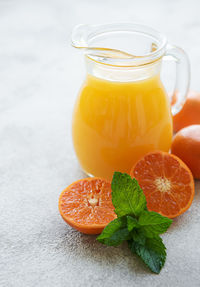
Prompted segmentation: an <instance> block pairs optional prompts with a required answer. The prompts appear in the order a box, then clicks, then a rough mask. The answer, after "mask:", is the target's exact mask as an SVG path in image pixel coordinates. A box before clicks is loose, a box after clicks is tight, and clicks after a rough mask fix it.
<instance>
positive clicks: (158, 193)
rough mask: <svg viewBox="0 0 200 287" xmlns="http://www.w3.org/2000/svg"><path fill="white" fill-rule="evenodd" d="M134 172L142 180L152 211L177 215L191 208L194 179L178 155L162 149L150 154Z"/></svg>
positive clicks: (132, 172) (148, 204) (141, 185)
mask: <svg viewBox="0 0 200 287" xmlns="http://www.w3.org/2000/svg"><path fill="white" fill-rule="evenodd" d="M130 174H131V176H132V177H135V178H136V179H137V180H138V183H139V185H140V187H141V188H142V190H143V192H144V194H145V196H146V200H147V208H148V209H149V210H151V211H156V212H158V213H160V214H162V215H164V216H167V217H170V218H174V217H176V216H178V215H180V214H182V213H183V212H185V211H186V210H187V209H188V208H189V207H190V205H191V203H192V200H193V197H194V180H193V176H192V174H191V171H190V170H189V168H188V167H187V166H186V165H185V164H184V163H183V162H182V160H180V159H179V158H178V157H176V156H174V155H171V154H168V153H166V152H161V151H156V152H152V153H149V154H147V155H145V156H144V157H143V158H142V159H140V160H139V161H138V162H137V163H136V164H135V165H134V166H133V168H132V169H131V172H130Z"/></svg>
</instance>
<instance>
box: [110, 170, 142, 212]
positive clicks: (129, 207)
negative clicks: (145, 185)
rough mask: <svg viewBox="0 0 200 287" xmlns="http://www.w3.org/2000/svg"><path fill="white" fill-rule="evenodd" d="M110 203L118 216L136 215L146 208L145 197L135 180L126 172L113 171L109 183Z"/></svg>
mask: <svg viewBox="0 0 200 287" xmlns="http://www.w3.org/2000/svg"><path fill="white" fill-rule="evenodd" d="M111 188H112V203H113V205H114V207H115V213H116V214H117V216H118V217H121V216H124V215H135V216H138V215H140V213H141V212H142V211H143V210H144V209H145V208H146V198H145V195H144V193H143V191H142V189H141V188H140V186H139V184H138V182H137V180H136V179H135V178H133V179H132V178H131V177H130V175H128V174H126V173H120V172H115V173H114V176H113V180H112V183H111Z"/></svg>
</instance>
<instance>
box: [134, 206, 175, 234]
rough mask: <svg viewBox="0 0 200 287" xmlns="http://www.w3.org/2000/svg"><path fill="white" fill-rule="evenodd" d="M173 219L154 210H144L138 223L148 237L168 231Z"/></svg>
mask: <svg viewBox="0 0 200 287" xmlns="http://www.w3.org/2000/svg"><path fill="white" fill-rule="evenodd" d="M171 223H172V220H171V219H169V218H168V217H164V216H162V215H161V214H159V213H157V212H154V211H143V212H142V213H141V215H140V217H139V220H138V224H139V225H140V227H141V230H142V231H143V232H144V234H145V236H146V237H149V238H153V237H155V236H157V235H159V234H161V233H164V232H166V231H167V229H168V228H169V226H170V225H171Z"/></svg>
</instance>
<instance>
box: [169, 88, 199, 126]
mask: <svg viewBox="0 0 200 287" xmlns="http://www.w3.org/2000/svg"><path fill="white" fill-rule="evenodd" d="M175 101H176V95H174V99H173V103H174V102H175ZM195 124H200V93H197V92H193V91H190V92H189V93H188V97H187V99H186V102H185V104H184V105H183V108H182V109H181V110H180V112H179V113H178V114H176V115H175V116H174V117H173V127H174V131H175V132H177V131H179V130H180V129H182V128H184V127H187V126H190V125H195Z"/></svg>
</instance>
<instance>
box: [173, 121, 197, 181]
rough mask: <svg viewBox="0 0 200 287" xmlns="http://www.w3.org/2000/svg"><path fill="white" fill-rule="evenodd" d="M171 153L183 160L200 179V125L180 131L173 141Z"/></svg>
mask: <svg viewBox="0 0 200 287" xmlns="http://www.w3.org/2000/svg"><path fill="white" fill-rule="evenodd" d="M171 152H172V154H175V155H176V156H178V157H179V158H180V159H182V161H183V162H184V163H185V164H186V165H187V166H188V167H189V168H190V170H191V171H192V173H193V176H194V177H195V178H197V179H200V125H191V126H188V127H186V128H184V129H182V130H180V131H179V132H178V133H177V134H176V135H175V137H174V139H173V142H172V146H171Z"/></svg>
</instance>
